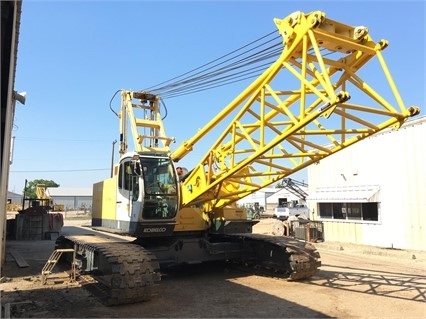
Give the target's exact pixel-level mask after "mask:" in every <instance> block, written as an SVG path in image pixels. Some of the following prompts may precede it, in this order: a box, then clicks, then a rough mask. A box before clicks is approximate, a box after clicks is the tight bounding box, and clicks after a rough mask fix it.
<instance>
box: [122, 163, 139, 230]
mask: <svg viewBox="0 0 426 319" xmlns="http://www.w3.org/2000/svg"><path fill="white" fill-rule="evenodd" d="M140 182H141V177H140V176H139V175H138V174H136V172H135V171H134V169H133V167H132V161H131V158H124V159H123V160H122V161H121V162H120V167H119V173H118V187H117V221H118V228H119V229H122V230H126V231H129V228H130V222H131V221H137V220H138V216H139V212H140V208H141V200H140V199H141V194H140Z"/></svg>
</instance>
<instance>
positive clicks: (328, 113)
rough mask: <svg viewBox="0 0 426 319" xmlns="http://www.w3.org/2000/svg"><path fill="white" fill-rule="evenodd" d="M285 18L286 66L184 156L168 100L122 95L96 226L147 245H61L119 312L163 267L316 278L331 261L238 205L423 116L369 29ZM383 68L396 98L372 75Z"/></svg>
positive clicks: (97, 194) (205, 129)
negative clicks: (192, 162) (249, 267)
mask: <svg viewBox="0 0 426 319" xmlns="http://www.w3.org/2000/svg"><path fill="white" fill-rule="evenodd" d="M274 21H275V24H276V26H277V28H278V30H279V33H280V34H281V36H282V51H281V54H280V55H279V56H278V58H277V59H276V61H275V62H274V63H272V64H271V65H270V66H269V68H268V69H267V70H265V71H264V72H263V74H261V75H260V76H259V77H258V78H257V79H256V80H255V81H254V82H253V83H252V84H250V85H249V86H248V87H247V88H246V89H245V90H244V91H243V92H241V93H240V94H239V95H238V96H237V97H236V98H235V99H234V100H233V101H232V102H231V103H230V104H229V105H227V106H226V107H224V108H221V111H220V113H219V114H217V115H216V116H215V117H214V118H213V119H212V120H211V121H210V122H209V123H207V124H206V125H204V126H202V128H201V129H199V130H198V131H197V132H196V133H195V134H194V135H193V136H192V138H190V139H189V140H187V141H185V142H184V143H182V144H181V145H180V146H179V147H177V148H176V149H175V150H171V149H170V143H171V142H172V141H173V138H171V137H168V136H167V135H166V133H165V129H164V124H163V121H162V118H161V114H160V107H159V103H160V96H158V95H156V94H153V93H150V92H145V91H142V92H134V91H125V90H123V91H122V92H121V97H122V105H121V111H120V114H119V120H120V160H119V162H118V163H117V165H116V166H115V167H114V174H113V177H111V178H108V179H106V180H104V181H102V182H99V183H96V184H95V185H94V188H93V219H92V227H93V228H96V229H102V230H109V231H112V232H119V233H122V234H127V235H130V236H133V237H134V238H135V240H134V241H133V242H132V243H129V242H117V241H112V240H106V239H102V238H100V237H97V236H67V237H60V238H59V239H58V241H57V248H74V250H75V252H76V254H75V255H76V256H75V258H76V260H74V264H77V266H78V267H77V268H78V269H79V270H80V272H90V273H96V275H97V278H99V282H102V284H103V285H105V286H106V288H107V289H105V290H104V291H106V292H107V293H106V296H105V302H106V303H107V304H123V303H132V302H138V301H142V300H149V299H150V298H151V297H152V296H153V295H154V294H155V293H156V287H157V285H158V283H159V281H160V278H161V276H160V269H161V268H163V267H167V266H169V265H176V264H185V263H198V262H205V261H213V260H229V261H232V262H244V263H245V264H253V265H255V266H260V267H263V268H265V269H269V270H271V271H274V273H278V272H280V273H282V274H283V276H284V277H286V278H288V279H290V280H303V279H305V278H309V277H310V276H313V275H315V274H316V273H317V271H318V268H319V267H320V264H321V262H320V256H319V254H318V252H317V251H316V249H315V247H314V246H313V245H312V244H310V243H306V242H303V241H299V240H296V239H292V238H286V237H278V236H276V237H274V236H266V235H259V234H253V233H252V226H253V225H254V224H255V223H256V221H253V220H248V219H247V218H246V215H245V212H244V210H242V209H237V208H236V205H235V203H236V201H237V200H239V199H240V198H243V197H245V196H247V195H249V194H251V193H253V192H256V191H257V190H259V189H261V188H263V187H266V186H268V185H271V184H272V183H274V182H277V181H280V180H282V179H283V178H285V177H287V176H289V175H291V174H292V173H294V172H296V171H298V170H300V169H303V168H305V167H307V166H309V165H311V164H313V163H316V162H318V161H320V160H321V159H323V158H325V157H327V156H330V155H332V154H334V153H336V152H338V151H340V150H342V149H344V148H346V147H348V146H351V145H352V144H354V143H357V142H359V141H361V140H363V139H364V138H366V137H369V136H371V135H373V134H375V133H377V132H379V131H381V130H383V129H386V128H395V129H397V128H399V127H400V126H401V125H402V124H403V123H404V122H405V121H406V119H407V118H408V117H410V116H414V115H416V114H418V113H419V108H417V107H409V108H407V107H406V106H405V105H404V103H403V100H402V98H401V97H400V95H399V93H398V90H397V87H396V85H395V83H394V81H393V79H392V77H391V74H390V72H389V70H388V68H387V65H386V63H385V60H384V58H383V56H382V50H383V49H384V48H386V47H387V42H386V41H385V40H381V41H379V42H374V41H373V39H372V38H371V37H370V35H369V33H368V29H367V28H366V27H352V26H348V25H345V24H342V23H340V22H337V21H334V20H330V19H328V18H326V17H325V14H324V13H323V12H320V11H316V12H312V13H309V14H304V13H302V12H295V13H293V14H291V15H289V16H288V17H286V18H285V19H275V20H274ZM372 61H375V63H376V66H378V67H379V69H380V70H381V71H382V72H381V73H382V74H383V80H381V81H380V86H381V87H384V86H386V87H387V94H386V96H387V97H390V98H391V100H389V99H386V98H385V97H384V96H382V95H380V94H379V92H378V90H377V89H375V88H374V85H373V84H372V83H370V82H369V81H368V80H366V79H363V78H362V77H361V74H365V72H364V68H365V67H366V66H367V65H368V63H369V62H372ZM379 75H380V74H379V73H378V72H375V73H374V78H375V80H377V78H378V77H379ZM139 113H141V115H139ZM188 124H189V123H188ZM217 127H225V129H224V130H223V131H221V132H220V134H219V136H217V140H216V142H215V143H214V144H213V145H211V147H209V149H208V151H207V152H206V154H205V156H204V157H203V158H201V159H200V161H199V162H198V164H197V165H196V166H195V167H193V168H192V169H191V170H190V171H189V172H187V174H185V175H184V176H179V177H178V175H177V173H176V170H175V163H176V162H179V161H181V160H183V159H185V156H187V154H189V153H190V152H191V151H192V149H193V148H194V147H195V146H196V145H197V144H200V143H202V142H203V138H204V137H205V136H206V135H207V134H208V133H210V132H211V131H212V130H213V129H215V128H217ZM130 135H131V136H132V142H133V144H134V149H132V150H131V151H129V150H128V136H130ZM203 145H204V144H203Z"/></svg>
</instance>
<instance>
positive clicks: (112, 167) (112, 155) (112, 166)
mask: <svg viewBox="0 0 426 319" xmlns="http://www.w3.org/2000/svg"><path fill="white" fill-rule="evenodd" d="M115 143H117V140H114V141H113V142H112V154H111V177H112V173H113V170H114V146H115Z"/></svg>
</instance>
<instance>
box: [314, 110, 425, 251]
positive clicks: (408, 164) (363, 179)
mask: <svg viewBox="0 0 426 319" xmlns="http://www.w3.org/2000/svg"><path fill="white" fill-rule="evenodd" d="M425 137H426V117H422V118H419V119H416V120H412V121H409V122H407V123H406V124H405V125H404V126H403V127H402V128H400V129H399V130H398V131H386V132H383V133H379V134H378V135H376V136H374V137H371V138H368V139H366V140H364V141H361V142H359V143H358V144H356V145H353V146H352V147H349V148H348V149H345V150H342V151H341V152H339V153H336V154H334V155H332V156H330V157H329V158H326V159H324V160H321V162H320V163H319V164H317V165H311V166H310V167H309V168H308V180H309V190H310V191H313V190H315V189H316V188H318V187H329V186H352V185H354V186H355V185H379V186H380V197H379V198H380V203H379V221H378V222H365V221H364V222H348V221H327V220H323V222H324V234H325V239H326V240H328V241H340V242H351V243H357V244H363V245H372V246H379V247H389V248H398V249H412V250H426V235H425V234H426V230H425V224H426V165H425V163H426V150H425V144H424V139H425ZM310 206H311V207H317V206H316V203H311V205H310ZM317 210H318V209H317V208H316V209H315V211H317ZM314 216H315V219H318V220H321V219H320V218H319V216H318V215H317V214H315V215H314Z"/></svg>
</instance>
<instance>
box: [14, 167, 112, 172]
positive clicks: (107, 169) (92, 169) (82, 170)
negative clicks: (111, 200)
mask: <svg viewBox="0 0 426 319" xmlns="http://www.w3.org/2000/svg"><path fill="white" fill-rule="evenodd" d="M109 170H110V168H88V169H66V170H45V171H10V173H71V172H93V171H109Z"/></svg>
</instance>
